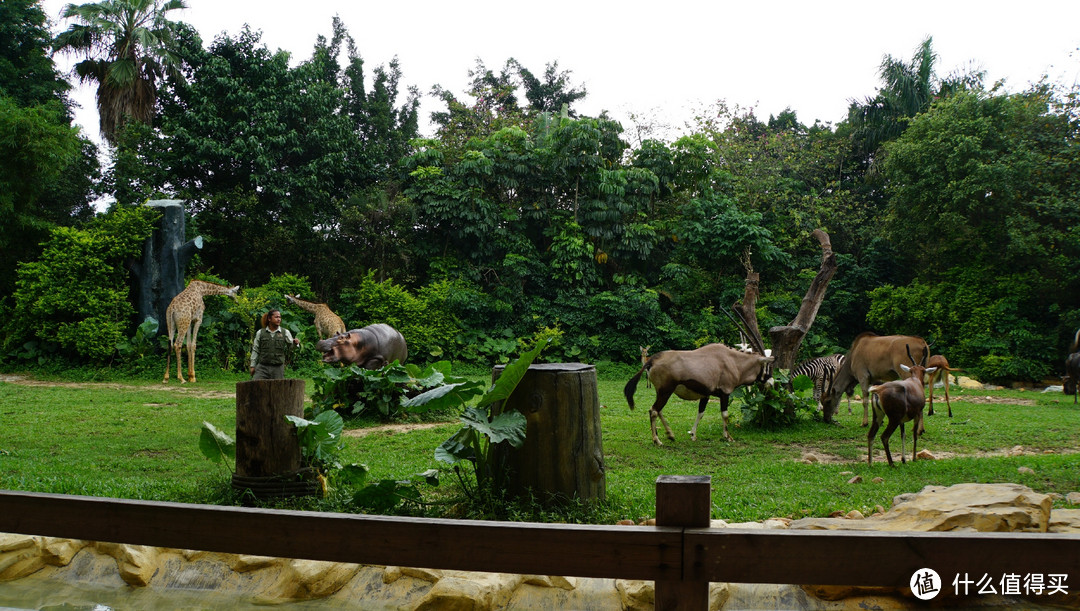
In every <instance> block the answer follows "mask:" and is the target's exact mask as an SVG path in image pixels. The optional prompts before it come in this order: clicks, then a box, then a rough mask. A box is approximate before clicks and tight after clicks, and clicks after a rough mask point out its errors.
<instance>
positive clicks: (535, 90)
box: [515, 61, 588, 118]
mask: <svg viewBox="0 0 1080 611" xmlns="http://www.w3.org/2000/svg"><path fill="white" fill-rule="evenodd" d="M515 63H516V64H517V71H518V75H519V76H520V77H521V82H522V85H523V87H524V88H525V99H527V100H528V101H529V109H530V110H532V111H534V112H547V113H551V114H557V113H560V112H562V109H563V107H564V106H565V107H566V113H567V116H569V117H571V118H577V116H578V114H577V111H576V110H575V109H574V104H575V103H576V102H577V101H578V100H582V99H584V98H585V96H587V95H588V91H586V90H585V88H584V87H580V88H579V87H573V86H571V85H570V74H571V71H570V70H563V71H561V72H560V71H559V62H557V61H556V62H551V63H550V64H548V65H547V66H546V67H545V68H544V76H543V80H541V79H540V77H537V76H536V75H535V74H533V73H532V71H530V70H529V69H528V68H526V67H524V66H522V65H521V64H519V63H517V62H515Z"/></svg>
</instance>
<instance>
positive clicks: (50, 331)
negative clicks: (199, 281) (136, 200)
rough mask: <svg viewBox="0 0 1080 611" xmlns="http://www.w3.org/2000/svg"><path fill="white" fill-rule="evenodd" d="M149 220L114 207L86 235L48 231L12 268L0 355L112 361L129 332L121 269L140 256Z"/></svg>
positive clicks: (147, 214) (148, 214)
mask: <svg viewBox="0 0 1080 611" xmlns="http://www.w3.org/2000/svg"><path fill="white" fill-rule="evenodd" d="M154 215H155V213H154V212H153V211H152V210H150V209H148V208H145V207H116V208H114V209H113V210H112V211H111V212H110V213H109V214H106V215H102V216H99V217H97V218H95V219H94V221H93V222H91V223H90V224H89V225H88V226H87V227H86V228H85V229H76V228H73V227H57V228H55V229H53V230H52V232H51V234H50V237H49V240H48V242H47V243H46V244H45V247H44V250H43V251H42V253H41V257H40V258H39V259H38V260H37V261H32V262H23V263H20V264H19V268H18V281H17V283H16V287H17V288H16V290H15V295H14V303H15V307H14V310H13V315H12V317H11V319H10V320H9V321H8V324H7V326H6V329H5V334H4V336H5V339H4V351H5V352H7V353H11V352H12V351H16V355H17V356H20V357H23V358H36V357H38V356H42V355H47V354H58V355H60V356H63V357H67V358H71V359H75V360H78V361H82V362H87V361H91V362H97V363H105V362H109V361H111V360H112V359H114V358H115V357H116V355H117V344H120V343H121V342H122V341H123V340H124V339H125V338H127V337H129V336H130V335H129V330H131V329H132V328H133V326H134V325H133V323H132V321H133V319H134V317H135V309H134V308H133V307H132V305H131V300H130V292H129V288H128V270H127V263H128V262H129V261H131V260H133V259H137V258H138V257H139V255H140V253H141V252H142V246H143V241H144V240H145V239H146V237H147V236H149V235H150V232H151V230H152V226H153V225H152V224H153V221H154ZM35 341H36V343H33V342H35Z"/></svg>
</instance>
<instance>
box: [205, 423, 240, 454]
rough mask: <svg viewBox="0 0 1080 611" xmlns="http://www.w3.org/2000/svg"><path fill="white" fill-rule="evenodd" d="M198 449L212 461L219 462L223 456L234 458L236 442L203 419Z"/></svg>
mask: <svg viewBox="0 0 1080 611" xmlns="http://www.w3.org/2000/svg"><path fill="white" fill-rule="evenodd" d="M199 450H201V451H202V453H203V456H205V457H207V458H209V459H210V460H212V461H214V462H221V460H222V458H225V457H228V458H231V459H235V458H236V442H235V441H233V439H232V438H230V437H229V436H228V435H226V434H225V433H223V432H221V431H220V430H219V429H218V428H217V427H215V426H214V425H212V424H210V423H209V422H206V421H203V423H202V433H200V434H199Z"/></svg>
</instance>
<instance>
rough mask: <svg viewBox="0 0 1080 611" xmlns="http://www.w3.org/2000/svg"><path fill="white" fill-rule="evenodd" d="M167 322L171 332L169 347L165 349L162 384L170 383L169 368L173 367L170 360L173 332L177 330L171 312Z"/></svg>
mask: <svg viewBox="0 0 1080 611" xmlns="http://www.w3.org/2000/svg"><path fill="white" fill-rule="evenodd" d="M165 320H166V321H167V322H166V326H167V328H168V330H169V347H168V348H166V349H165V378H164V379H163V380H161V383H162V384H168V383H169V368H170V367H171V366H172V363H171V362H170V361H169V359H170V358H171V357H172V343H173V332H174V331H175V330H176V329H175V328H174V327H173V321H172V314H171V313H170V312H166V313H165Z"/></svg>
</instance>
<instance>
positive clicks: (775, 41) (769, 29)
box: [45, 0, 1080, 137]
mask: <svg viewBox="0 0 1080 611" xmlns="http://www.w3.org/2000/svg"><path fill="white" fill-rule="evenodd" d="M64 4H66V2H63V1H60V0H47V1H46V2H45V8H46V11H47V12H48V14H49V16H50V18H52V19H53V20H54V22H58V23H57V25H56V26H55V27H54V33H55V32H57V31H59V30H60V29H66V27H67V25H66V24H64V23H60V22H59V14H60V11H61V8H62V7H63V6H64ZM187 4H188V5H189V8H188V9H186V10H183V11H173V12H172V13H170V15H172V18H173V19H174V20H178V21H185V22H187V23H190V24H192V25H194V26H195V27H196V28H197V29H198V30H199V31H200V33H201V34H202V36H203V39H204V42H205V44H207V45H209V44H210V42H211V41H212V40H213V39H214V38H215V37H217V36H218V35H219V34H221V33H227V34H229V35H235V34H237V33H238V32H240V30H241V29H242V28H243V26H244V24H248V25H250V26H251V28H252V29H254V30H259V31H261V32H262V41H263V42H264V43H265V44H266V45H267V46H268V47H269V48H270V49H271V50H277V49H283V50H286V51H289V52H290V53H291V54H292V61H293V63H294V64H295V63H297V62H299V61H302V60H304V59H307V58H309V57H310V55H311V50H312V48H313V46H314V44H315V39H316V37H317V36H318V35H320V34H322V35H325V36H327V37H329V36H330V34H331V19H332V17H333V16H334V15H335V14H337V15H339V16H340V17H341V19H342V20H343V22H344V24H345V26H346V28H347V29H348V30H349V32H350V34H352V36H353V38H354V39H355V40H356V43H357V47H358V50H359V53H360V55H361V56H362V57H363V58H364V60H365V63H366V65H367V66H368V67H369V68H370V67H372V66H375V65H379V64H386V63H387V62H389V61H390V60H391V59H392V58H393V57H394V56H397V58H398V60H399V63H400V67H401V70H402V79H403V81H404V84H405V85H415V86H417V87H418V88H419V89H420V91H421V93H422V94H423V97H422V105H421V113H422V117H421V125H422V131H425V126H426V125H427V119H428V116H429V115H430V113H431V112H432V111H434V110H439V109H440V106H439V105H438V104H437V103H436V102H435V100H434V99H433V98H431V97H430V96H429V95H428V94H429V93H430V91H431V87H432V86H433V85H435V84H440V85H442V86H443V87H445V88H447V89H448V90H450V91H451V92H453V93H455V94H458V95H459V97H460V96H461V94H462V93H463V92H464V90H465V89H466V86H467V82H468V71H469V69H470V68H472V67H473V66H474V65H475V62H476V59H477V58H479V59H482V60H483V61H484V63H485V64H486V65H487V66H488V68H491V69H499V68H501V67H502V65H503V64H504V62H505V61H506V59H507V58H509V57H514V58H516V59H517V60H518V61H519V62H521V63H522V65H524V66H525V67H527V68H529V69H530V70H532V71H533V72H534V73H537V74H541V73H542V72H543V70H544V67H545V65H546V64H548V63H549V62H552V61H558V63H559V68H560V69H562V70H570V71H572V81H573V82H574V83H575V84H580V85H584V87H585V88H586V89H587V90H588V93H589V95H588V97H587V98H586V99H585V100H584V101H583V102H581V103H579V105H578V107H577V108H578V110H579V112H581V113H583V114H586V115H596V114H598V113H599V112H600V111H602V110H608V111H609V112H610V113H611V114H612V116H614V117H615V118H616V119H619V120H622V121H623V122H624V125H627V126H628V122H627V121H626V117H627V115H628V113H630V112H634V113H636V114H639V115H643V114H644V115H648V114H656V115H658V116H659V117H661V118H666V120H667V121H668V122H670V123H672V124H673V125H674V126H675V127H680V126H681V125H682V123H683V122H684V121H685V120H686V119H687V118H688V117H690V116H692V112H693V110H695V109H700V108H702V107H704V106H706V105H709V104H711V103H713V102H715V101H717V100H725V101H726V102H727V103H728V104H729V105H736V104H737V105H739V106H740V107H742V108H753V109H754V110H755V112H756V114H757V115H758V116H759V118H762V119H767V118H768V117H769V115H770V114H776V113H779V112H781V111H783V110H784V109H785V108H788V107H790V108H791V109H793V110H795V111H796V112H797V114H798V117H799V119H800V120H801V121H802V122H803V123H806V124H810V123H813V121H814V120H815V119H820V120H822V121H827V122H832V123H836V122H839V121H840V120H842V119H843V118H844V117H845V115H846V111H847V106H848V103H849V101H851V100H852V99H863V98H865V97H868V96H872V95H873V94H874V93H875V91H876V88H877V87H878V85H879V80H878V67H879V66H880V64H881V60H882V58H883V57H884V56H885V55H886V54H889V55H892V56H893V57H896V58H899V59H903V60H904V61H908V60H910V58H911V56H912V55H913V53H914V52H915V50H916V49H917V48H918V46H919V44H920V43H921V42H922V40H923V39H924V38H925V37H926V36H928V35H929V36H933V39H934V50H935V51H936V52H937V54H938V57H939V61H938V63H937V66H936V69H937V73H938V75H939V76H943V75H946V74H948V73H950V72H953V71H956V70H959V69H965V68H968V67H975V68H978V69H982V70H985V71H986V73H987V84H992V83H993V82H995V81H997V80H1001V79H1005V81H1006V84H1007V88H1008V90H1009V91H1014V92H1015V91H1021V90H1023V89H1025V88H1027V86H1028V85H1029V84H1031V83H1032V82H1035V81H1037V80H1039V78H1040V77H1041V76H1042V75H1043V74H1047V75H1049V76H1050V77H1051V79H1052V80H1054V81H1057V82H1061V83H1064V84H1066V85H1073V84H1074V83H1076V82H1077V81H1078V80H1080V53H1078V52H1077V47H1080V27H1078V24H1080V1H1077V0H1058V1H1039V0H1033V1H1031V2H1027V3H1024V4H1022V5H1021V4H1020V3H1017V2H1008V3H1005V2H999V1H997V0H989V1H986V0H984V1H979V2H966V1H965V2H961V1H956V0H936V1H933V2H925V1H921V0H915V1H912V0H909V1H908V2H904V3H883V2H867V1H866V0H858V1H832V0H827V1H806V0H802V1H792V2H767V1H757V2H749V1H745V2H737V3H734V2H723V1H715V0H714V1H711V2H710V1H707V0H706V1H702V0H696V1H694V2H689V1H683V0H668V1H667V2H664V3H629V2H620V3H614V2H589V1H587V0H578V1H576V2H566V1H564V0H548V1H547V2H543V3H519V2H506V1H505V0H504V1H500V2H492V1H486V0H485V1H482V2H461V3H454V2H446V1H441V2H430V1H427V0H414V1H413V2H401V3H398V2H387V1H385V0H384V1H382V2H348V1H344V2H326V1H321V0H309V1H308V2H305V3H297V2H295V1H289V2H286V1H284V0H187ZM635 7H636V8H635ZM658 7H662V8H658ZM58 64H59V65H61V66H62V67H63V66H65V64H64V63H63V61H62V60H58ZM368 74H369V75H370V70H369V71H368ZM76 100H77V101H78V102H80V103H81V104H82V105H83V106H84V109H83V111H82V112H81V113H80V114H79V116H78V119H77V120H78V122H79V123H80V124H81V125H83V127H84V128H86V129H87V132H88V133H90V134H91V135H92V136H93V137H96V136H97V115H96V110H95V109H94V103H93V93H92V91H91V90H89V88H86V87H84V88H82V92H81V93H80V94H78V95H77V96H76ZM427 129H429V128H427Z"/></svg>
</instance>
